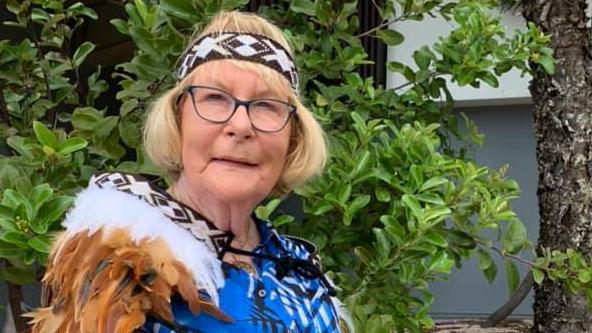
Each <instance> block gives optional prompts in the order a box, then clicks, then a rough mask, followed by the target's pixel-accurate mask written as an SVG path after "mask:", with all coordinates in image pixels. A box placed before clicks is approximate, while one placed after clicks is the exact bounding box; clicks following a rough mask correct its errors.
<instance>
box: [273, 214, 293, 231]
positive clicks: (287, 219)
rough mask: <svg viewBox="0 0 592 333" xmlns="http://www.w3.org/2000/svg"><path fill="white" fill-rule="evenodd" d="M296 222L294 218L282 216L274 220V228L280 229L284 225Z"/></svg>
mask: <svg viewBox="0 0 592 333" xmlns="http://www.w3.org/2000/svg"><path fill="white" fill-rule="evenodd" d="M292 222H294V216H291V215H281V216H278V217H277V218H276V219H274V220H273V226H274V227H276V228H277V227H280V226H282V225H284V224H289V223H292Z"/></svg>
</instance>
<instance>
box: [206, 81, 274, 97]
mask: <svg viewBox="0 0 592 333" xmlns="http://www.w3.org/2000/svg"><path fill="white" fill-rule="evenodd" d="M210 79H211V81H210V82H211V83H209V84H211V85H212V86H213V87H215V88H218V89H222V90H224V91H226V92H228V93H231V89H229V88H228V85H226V84H225V83H224V82H223V81H220V80H218V79H217V78H214V77H210ZM252 98H254V99H260V98H272V99H281V96H279V94H277V93H275V92H274V91H272V90H271V89H269V88H267V89H263V90H257V91H255V93H254V94H253V97H252Z"/></svg>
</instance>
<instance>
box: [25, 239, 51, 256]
mask: <svg viewBox="0 0 592 333" xmlns="http://www.w3.org/2000/svg"><path fill="white" fill-rule="evenodd" d="M51 242H52V239H51V237H50V236H49V235H38V236H35V237H33V238H31V239H29V241H28V242H27V244H29V246H30V247H31V248H32V249H34V250H35V251H37V252H41V253H46V254H49V250H50V249H51Z"/></svg>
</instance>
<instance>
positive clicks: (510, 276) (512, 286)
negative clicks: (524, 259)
mask: <svg viewBox="0 0 592 333" xmlns="http://www.w3.org/2000/svg"><path fill="white" fill-rule="evenodd" d="M504 266H505V267H506V281H507V283H508V289H509V290H510V294H513V293H514V292H516V289H518V285H519V284H520V273H519V272H518V267H516V264H515V263H514V262H513V261H510V260H504Z"/></svg>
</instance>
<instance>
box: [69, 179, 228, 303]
mask: <svg viewBox="0 0 592 333" xmlns="http://www.w3.org/2000/svg"><path fill="white" fill-rule="evenodd" d="M63 225H64V227H65V228H66V231H67V235H68V237H71V236H73V235H75V234H77V233H79V232H81V231H84V230H88V231H89V232H90V233H91V234H93V233H95V232H96V231H97V230H98V229H100V228H103V229H104V230H106V231H108V230H109V229H110V228H125V229H128V230H129V231H130V233H131V236H132V239H133V240H134V241H135V242H138V241H140V240H142V239H145V238H148V239H156V238H162V239H164V240H165V241H166V242H167V244H168V245H169V247H170V249H171V251H172V252H173V254H174V255H175V257H176V258H177V259H178V260H179V261H181V262H182V263H183V264H185V266H186V267H187V268H188V269H189V270H190V271H191V273H192V274H193V277H194V280H195V281H196V284H197V287H198V288H199V289H203V290H205V291H206V292H207V293H208V294H209V295H210V297H211V298H212V300H213V301H214V303H215V304H216V305H218V289H219V288H222V287H223V286H224V277H223V274H222V269H221V262H220V260H218V258H217V257H216V254H215V253H213V252H212V251H211V250H209V249H208V248H207V247H206V245H205V244H203V243H201V242H200V241H198V240H197V239H195V238H194V237H193V236H191V235H190V234H189V232H188V231H187V230H184V229H183V228H181V227H179V226H177V225H175V224H174V223H173V222H171V221H170V220H169V219H168V218H167V217H166V216H164V215H163V214H162V212H161V211H160V210H159V209H158V208H156V207H153V206H150V205H149V204H148V203H146V202H145V201H143V200H142V199H140V198H137V197H135V196H134V195H131V194H128V193H124V192H121V191H118V190H115V189H110V188H102V189H101V188H98V187H89V188H88V189H86V190H84V191H82V192H81V193H79V194H78V196H77V197H76V201H75V203H74V209H73V210H71V211H70V212H69V213H68V214H67V216H66V220H65V221H64V223H63Z"/></svg>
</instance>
